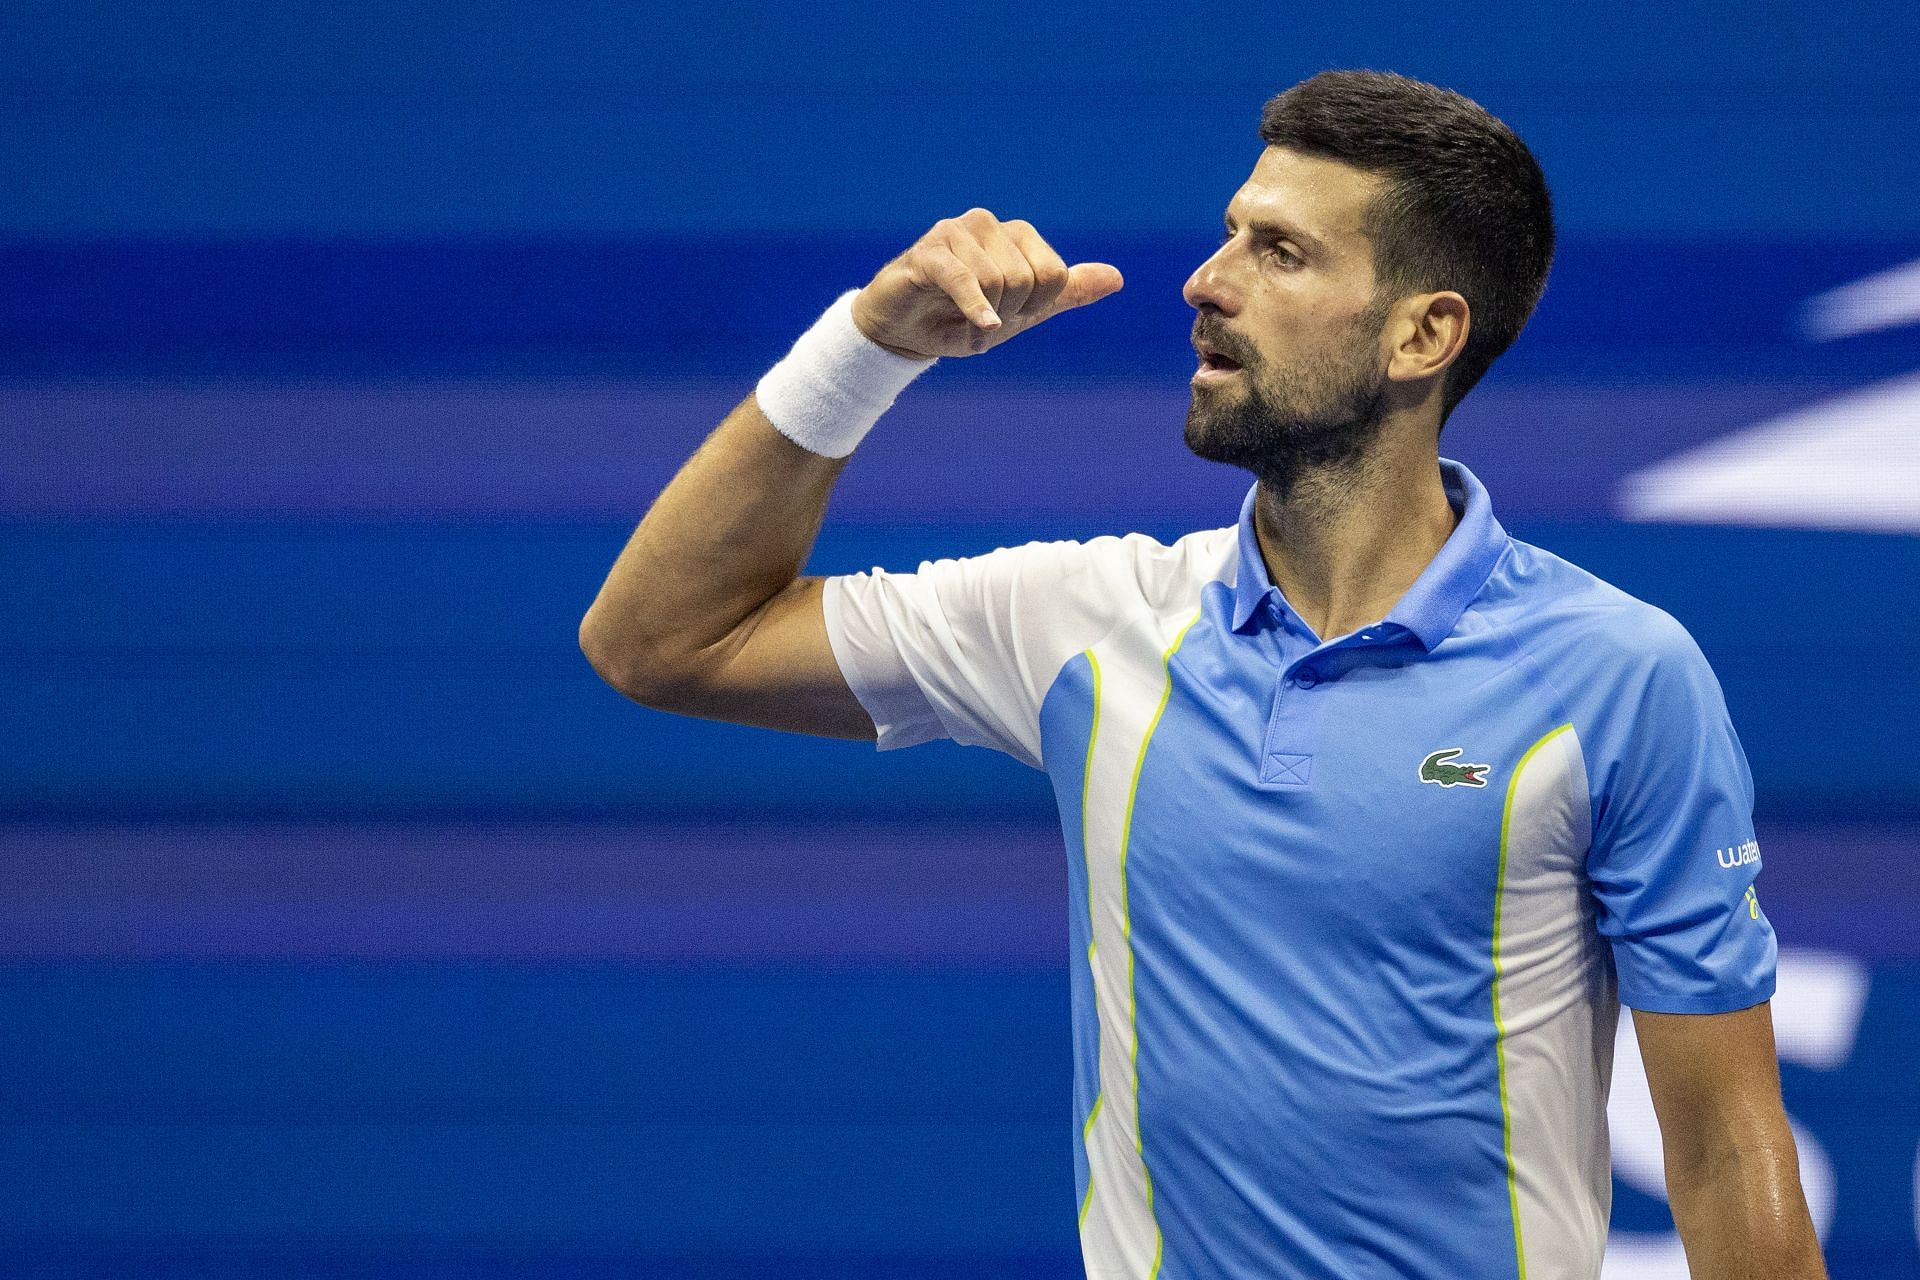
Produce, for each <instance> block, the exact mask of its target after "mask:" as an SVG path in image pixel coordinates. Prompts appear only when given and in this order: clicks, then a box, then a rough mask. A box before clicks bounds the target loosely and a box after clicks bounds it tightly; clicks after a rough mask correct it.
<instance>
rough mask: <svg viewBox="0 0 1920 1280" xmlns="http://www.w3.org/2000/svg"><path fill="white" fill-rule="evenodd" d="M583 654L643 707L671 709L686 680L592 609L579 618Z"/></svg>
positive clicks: (598, 671)
mask: <svg viewBox="0 0 1920 1280" xmlns="http://www.w3.org/2000/svg"><path fill="white" fill-rule="evenodd" d="M579 638H580V653H581V655H582V656H584V657H585V658H586V660H587V664H588V665H589V666H591V667H592V668H593V670H594V674H595V675H598V676H599V677H600V678H601V679H602V680H604V681H605V682H606V683H607V684H608V685H610V686H611V687H612V688H613V689H614V690H615V691H617V692H618V693H620V694H622V695H623V696H625V697H627V698H628V699H630V700H632V701H634V702H637V703H639V704H640V705H641V706H643V707H652V708H655V709H657V710H661V711H670V710H673V709H674V706H675V704H676V702H677V700H678V698H679V697H680V691H681V690H682V689H683V688H684V687H685V685H686V681H685V680H684V679H682V678H680V677H679V675H678V674H677V670H676V668H675V667H674V666H673V665H672V664H669V663H667V662H664V661H662V660H661V659H660V658H659V657H658V656H657V655H656V654H654V653H653V652H651V651H649V650H647V649H644V648H641V647H639V646H636V645H634V644H633V643H631V641H623V640H622V639H621V637H620V636H619V634H618V633H617V632H613V631H612V630H611V629H610V628H609V627H608V626H607V625H606V622H605V620H604V619H602V618H600V617H598V616H597V615H595V614H594V612H593V611H592V610H591V609H589V610H588V611H587V614H586V616H585V617H583V618H582V619H581V620H580V637H579Z"/></svg>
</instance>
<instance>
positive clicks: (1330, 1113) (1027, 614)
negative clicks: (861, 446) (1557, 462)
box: [824, 458, 1776, 1280]
mask: <svg viewBox="0 0 1920 1280" xmlns="http://www.w3.org/2000/svg"><path fill="white" fill-rule="evenodd" d="M1439 465H1440V470H1441V475H1442V479H1443V481H1444V483H1445V487H1446V492H1447V497H1448V500H1449V502H1451V503H1452V505H1453V507H1454V509H1455V510H1456V511H1457V512H1459V513H1460V520H1459V523H1458V525H1457V526H1456V527H1455V529H1454V530H1453V532H1452V534H1451V535H1450V536H1449V537H1448V539H1447V541H1446V543H1445V545H1444V546H1443V547H1442V548H1441V549H1440V551H1439V553H1438V555H1436V556H1435V557H1434V559H1433V561H1432V562H1431V563H1430V564H1429V565H1428V566H1427V567H1426V569H1425V570H1424V571H1423V572H1422V573H1421V574H1420V577H1419V578H1418V580H1417V581H1415V582H1414V584H1413V585H1412V586H1411V587H1410V588H1409V589H1408V590H1407V592H1406V594H1405V595H1404V596H1403V597H1402V598H1401V599H1400V601H1399V603H1398V604H1396V605H1395V606H1394V608H1393V610H1392V612H1390V613H1389V614H1387V616H1386V617H1385V618H1383V619H1381V620H1380V621H1378V622H1375V623H1372V624H1370V625H1368V626H1366V627H1363V628H1361V629H1360V630H1358V631H1355V632H1352V633H1349V634H1347V635H1341V636H1331V637H1326V638H1322V637H1320V636H1317V635H1315V634H1314V633H1313V632H1312V631H1311V630H1310V629H1309V628H1308V627H1307V626H1306V624H1305V623H1303V622H1302V621H1301V619H1300V617H1299V615H1298V614H1296V613H1295V612H1294V611H1293V609H1292V608H1291V607H1290V606H1289V605H1288V603H1287V601H1286V599H1285V597H1284V596H1283V595H1282V593H1281V592H1280V591H1279V590H1278V589H1277V588H1275V587H1274V586H1273V584H1272V583H1271V582H1270V581H1269V579H1268V576H1267V572H1266V566H1265V563H1264V562H1263V561H1262V559H1261V556H1260V551H1259V547H1258V544H1257V542H1256V540H1255V537H1254V532H1253V498H1254V492H1253V490H1252V489H1250V490H1249V491H1248V493H1247V497H1246V500H1245V502H1244V503H1243V504H1242V507H1241V511H1240V519H1239V522H1238V524H1237V525H1235V526H1230V527H1227V528H1222V529H1210V530H1205V531H1201V532H1196V533H1191V534H1188V535H1186V536H1185V537H1182V538H1180V539H1178V540H1177V541H1175V542H1174V543H1173V545H1171V546H1167V545H1164V544H1162V543H1160V542H1158V541H1157V540H1155V539H1153V538H1149V537H1147V536H1145V535H1143V534H1137V533H1135V534H1128V535H1126V536H1124V537H1098V538H1093V539H1091V540H1089V541H1087V542H1084V543H1082V542H1032V543H1028V544H1026V545H1024V546H1018V547H1009V548H1003V549H1000V550H997V551H993V552H990V553H988V554H986V555H982V556H977V557H970V558H965V559H949V560H936V561H930V562H924V563H922V564H921V565H920V567H919V570H918V571H917V572H914V573H890V572H887V571H885V570H882V569H879V568H876V569H874V570H873V571H872V572H871V573H861V574H848V575H842V576H837V577H831V578H829V579H828V580H827V582H826V584H825V596H824V607H825V611H826V622H827V634H828V637H829V641H830V643H831V644H832V647H833V652H834V655H835V658H836V659H837V661H838V662H839V665H840V667H841V669H842V671H844V673H845V675H846V678H847V682H848V683H849V685H851V687H852V688H853V690H854V692H855V694H856V696H857V697H858V698H859V699H860V701H861V703H862V705H863V706H865V708H866V709H867V711H868V712H869V714H871V716H872V717H873V722H874V725H875V727H876V729H877V731H878V741H877V746H878V748H879V749H880V750H889V749H892V748H896V747H904V746H909V745H912V744H914V743H918V742H924V741H927V740H928V739H932V738H951V739H954V740H955V741H958V742H962V743H970V744H974V745H978V746H985V747H991V748H993V749H995V750H998V751H1003V752H1006V753H1007V754H1009V755H1011V756H1013V757H1015V758H1016V759H1019V760H1022V761H1024V762H1025V763H1027V764H1029V765H1032V766H1034V767H1035V768H1040V769H1044V770H1045V771H1046V772H1047V773H1048V775H1049V776H1050V777H1051V779H1052V782H1053V786H1054V790H1055V793H1056V796H1057V798H1058V801H1059V807H1060V816H1061V825H1062V830H1063V831H1064V833H1065V837H1066V848H1067V854H1068V862H1069V866H1070V868H1071V880H1070V883H1071V899H1070V901H1071V909H1072V920H1071V934H1072V967H1073V972H1072V993H1073V1020H1074V1038H1073V1045H1074V1097H1073V1102H1074V1125H1075V1132H1074V1151H1075V1162H1074V1163H1075V1173H1076V1179H1077V1188H1078V1193H1079V1197H1080V1202H1079V1204H1078V1206H1077V1211H1078V1213H1079V1218H1080V1238H1081V1245H1082V1251H1083V1254H1084V1257H1085V1260H1086V1267H1087V1274H1088V1276H1089V1277H1091V1280H1149V1278H1152V1277H1165V1278H1167V1280H1173V1278H1175V1277H1178V1278H1179V1280H1190V1278H1191V1280H1221V1278H1223V1277H1248V1278H1252V1277H1259V1278H1260V1280H1273V1278H1274V1277H1288V1278H1289V1280H1363V1278H1364V1280H1376V1278H1377V1280H1409V1278H1410V1277H1413V1278H1418V1280H1426V1278H1431V1280H1497V1278H1513V1280H1518V1277H1522V1276H1525V1277H1527V1280H1555V1278H1557V1277H1569V1278H1571V1277H1579V1278H1581V1280H1591V1278H1592V1277H1595V1276H1598V1275H1599V1272H1600V1256H1601V1252H1602V1249H1603V1247H1604V1245H1605V1242H1606V1233H1607V1216H1608V1209H1609V1204H1610V1197H1611V1181H1610V1178H1609V1161H1608V1145H1607V1119H1606V1102H1607V1091H1608V1085H1609V1081H1610V1076H1611V1072H1612V1049H1613V1037H1614V1030H1615V1026H1616V1022H1617V1019H1618V1016H1619V1006H1620V1004H1621V1003H1622V1002H1624V1003H1625V1004H1627V1005H1629V1006H1631V1007H1633V1008H1636V1009H1648V1010H1656V1011H1660V1012H1670V1013H1714V1012H1724V1011H1729V1010H1734V1009H1741V1008H1745V1007H1747V1006H1750V1005H1754V1004H1758V1003H1760V1002H1761V1001H1764V1000H1766V999H1768V998H1770V997H1771V996H1772V994H1773V985H1774V960H1775V950H1776V948H1775V942H1774V934H1773V929H1772V926H1771V925H1770V924H1769V923H1768V921H1767V918H1766V916H1765V914H1764V913H1763V912H1762V911H1761V910H1760V905H1759V900H1758V898H1757V897H1756V896H1755V894H1754V891H1753V887H1752V886H1753V880H1754V876H1755V875H1756V873H1758V871H1759V869H1760V856H1759V848H1758V845H1757V843H1756V842H1755V840H1754V832H1753V825H1752V813H1753V780H1752V775H1751V774H1750V773H1749V771H1748V768H1747V762H1746V757H1745V755H1744V753H1743V752H1742V750H1741V747H1740V742H1739V739H1738V737H1737V736H1736V735H1735V733H1734V729H1733V725H1732V723H1731V722H1730V721H1729V719H1728V715H1727V709H1726V704H1725V702H1724V701H1723V699H1722V696H1721V692H1720V687H1719V684H1718V682H1717V681H1716V680H1715V678H1714V675H1713V672H1712V670H1711V669H1710V668H1709V667H1708V665H1707V661H1706V659H1705V657H1704V656H1702V654H1701V652H1700V650H1699V648H1698V646H1697V645H1695V643H1694V642H1693V639H1692V637H1691V636H1689V635H1688V634H1687V632H1686V630H1685V629H1684V628H1682V627H1681V625H1680V624H1679V623H1678V622H1676V621H1675V620H1674V619H1673V618H1672V617H1671V616H1670V615H1668V614H1666V613H1664V612H1662V611H1661V610H1660V609H1658V608H1655V607H1654V606H1652V605H1650V604H1647V603H1645V602H1643V601H1641V600H1638V599H1635V598H1634V597H1632V596H1629V595H1627V594H1626V593H1625V592H1623V591H1621V590H1619V589H1618V588H1616V587H1613V586H1611V585H1609V584H1607V583H1605V582H1603V581H1601V580H1600V579H1598V578H1596V577H1594V576H1593V575H1592V574H1590V573H1587V572H1586V571H1585V570H1582V569H1580V568H1578V567H1576V566H1574V565H1572V564H1570V563H1568V562H1567V561H1565V560H1563V559H1561V558H1560V557H1558V556H1555V555H1553V554H1552V553H1550V552H1547V551H1544V550H1541V549H1540V548H1538V547H1534V546H1531V545H1529V544H1527V543H1525V542H1521V541H1519V540H1517V539H1514V538H1512V537H1509V536H1508V534H1507V533H1506V531H1505V530H1504V529H1503V528H1502V527H1501V526H1500V524H1499V522H1498V521H1496V520H1495V519H1494V517H1493V512H1492V510H1491V508H1490V507H1489V504H1488V499H1487V493H1486V490H1485V488H1484V487H1483V486H1482V485H1481V484H1480V482H1479V480H1478V479H1477V478H1476V477H1475V476H1474V475H1473V474H1472V472H1470V471H1469V470H1468V469H1467V468H1466V467H1464V466H1462V465H1461V464H1460V463H1458V462H1456V461H1453V460H1452V459H1448V458H1442V459H1440V460H1439Z"/></svg>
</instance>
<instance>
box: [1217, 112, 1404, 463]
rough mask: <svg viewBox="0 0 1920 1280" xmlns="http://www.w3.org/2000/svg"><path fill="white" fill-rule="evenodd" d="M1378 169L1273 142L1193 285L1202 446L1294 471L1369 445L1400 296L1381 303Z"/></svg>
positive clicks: (1230, 209)
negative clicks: (1374, 219) (1369, 228)
mask: <svg viewBox="0 0 1920 1280" xmlns="http://www.w3.org/2000/svg"><path fill="white" fill-rule="evenodd" d="M1379 182H1380V180H1379V179H1378V178H1376V177H1374V176H1372V175H1369V174H1366V173H1363V172H1362V171H1361V170H1358V169H1355V168H1353V167H1351V166H1349V165H1345V164H1341V163H1339V162H1338V161H1333V160H1324V159H1319V158H1317V157H1313V156H1307V155H1302V154H1301V153H1299V152H1296V151H1289V150H1286V149H1284V148H1281V147H1268V148H1267V149H1266V150H1265V151H1264V152H1263V153H1262V154H1261V156H1260V160H1259V162H1258V163H1257V164H1255V165H1254V168H1253V173H1252V175H1251V176H1250V177H1249V178H1248V179H1247V181H1246V183H1245V185H1243V186H1242V187H1241V188H1240V190H1239V191H1237V192H1236V193H1234V196H1233V199H1232V200H1230V201H1229V202H1228V204H1227V210H1226V220H1225V224H1224V225H1223V227H1222V234H1223V235H1225V236H1226V239H1224V240H1223V241H1222V243H1221V245H1220V247H1219V249H1217V250H1216V251H1215V252H1214V254H1213V256H1212V257H1210V258H1208V259H1207V260H1206V261H1205V262H1203V263H1201V264H1200V266H1199V268H1198V269H1197V270H1196V271H1195V272H1194V273H1193V275H1192V276H1191V277H1190V278H1189V279H1188V280H1187V284H1186V288H1185V289H1184V290H1183V291H1182V292H1183V294H1184V296H1185V297H1186V300H1187V302H1188V303H1189V304H1190V305H1191V306H1192V307H1193V308H1194V309H1195V310H1196V311H1197V312H1198V313H1199V314H1198V315H1197V316H1196V317H1195V318H1194V324H1193V341H1194V345H1195V346H1196V347H1199V348H1202V349H1203V355H1202V364H1201V371H1200V372H1199V373H1197V374H1195V376H1194V379H1193V402H1192V404H1191V406H1190V407H1189V408H1188V411H1187V430H1186V439H1187V446H1188V448H1190V449H1192V450H1193V451H1194V453H1196V454H1198V455H1199V456H1200V457H1203V458H1207V459H1210V460H1212V461H1215V462H1224V463H1227V464H1229V465H1231V466H1236V467H1242V468H1245V469H1246V470H1249V471H1251V472H1253V473H1254V474H1255V475H1257V476H1260V477H1262V478H1268V477H1271V478H1274V479H1276V480H1280V481H1282V482H1284V481H1285V479H1286V478H1287V477H1290V476H1291V475H1293V474H1296V473H1297V472H1298V471H1299V469H1300V467H1301V466H1302V465H1303V464H1313V463H1325V462H1337V461H1343V460H1350V459H1352V458H1354V457H1357V456H1359V455H1360V454H1362V453H1364V452H1365V450H1366V449H1367V448H1368V446H1369V445H1370V444H1371V442H1372V440H1373V438H1374V436H1375V435H1376V434H1377V432H1378V428H1379V425H1380V420H1381V415H1382V413H1383V412H1384V405H1385V388H1386V383H1387V379H1386V372H1385V370H1386V359H1385V356H1384V354H1383V352H1382V349H1381V337H1380V335H1381V328H1382V324H1383V322H1384V321H1385V319H1386V314H1387V311H1388V308H1389V306H1390V302H1381V303H1378V304H1375V302H1374V298H1373V293H1374V273H1373V246H1372V244H1371V243H1370V242H1369V241H1368V240H1367V238H1366V237H1365V236H1364V235H1363V234H1361V230H1360V228H1361V222H1362V219H1363V217H1364V215H1365V213H1366V209H1367V204H1368V201H1369V200H1370V199H1371V198H1372V197H1373V196H1374V195H1375V194H1376V192H1377V191H1378V189H1379ZM1207 353H1215V354H1217V355H1218V356H1219V357H1224V360H1217V359H1209V358H1208V356H1207ZM1224 366H1237V367H1224Z"/></svg>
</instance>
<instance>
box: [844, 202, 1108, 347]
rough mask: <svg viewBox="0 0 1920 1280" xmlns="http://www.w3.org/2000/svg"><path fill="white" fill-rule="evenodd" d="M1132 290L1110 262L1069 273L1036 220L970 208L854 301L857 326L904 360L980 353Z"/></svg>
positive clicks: (938, 226) (942, 224)
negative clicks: (1010, 218)
mask: <svg viewBox="0 0 1920 1280" xmlns="http://www.w3.org/2000/svg"><path fill="white" fill-rule="evenodd" d="M1124 283H1125V281H1124V280H1122V279H1121V277H1120V272H1119V270H1118V269H1116V268H1114V267H1112V266H1109V265H1108V264H1106V263H1104V262H1080V263H1075V264H1074V265H1073V266H1071V267H1069V266H1068V265H1067V264H1066V263H1065V262H1063V261H1062V260H1061V258H1060V255H1059V254H1057V253H1055V252H1054V251H1053V249H1052V248H1051V247H1049V246H1048V244H1047V242H1046V241H1045V240H1042V239H1041V238H1040V233H1039V232H1037V231H1035V230H1034V229H1033V225H1032V224H1031V223H1028V222H1023V221H1021V220H1019V219H1017V218H1016V219H1014V220H1013V221H1012V222H1002V221H1000V220H999V219H998V218H996V217H994V216H993V215H992V214H991V213H989V212H987V211H986V210H985V209H969V210H967V211H966V212H965V213H963V214H961V215H960V216H959V217H957V218H942V219H941V220H940V221H939V222H936V223H934V224H933V228H932V229H931V230H929V231H928V232H927V234H925V235H924V236H921V237H920V238H919V239H918V240H916V241H915V242H914V243H913V246H912V247H911V248H909V249H908V250H907V251H906V252H905V253H903V254H901V255H900V256H899V257H897V258H895V259H894V260H893V261H892V262H889V263H888V264H887V265H886V266H884V267H882V268H880V272H879V274H878V275H876V276H874V278H873V279H872V280H870V281H869V282H868V283H867V285H866V287H865V288H863V289H861V290H860V292H859V293H858V294H856V295H855V296H854V299H853V322H854V325H855V326H856V327H857V328H859V330H860V332H862V333H864V334H865V335H866V336H867V337H868V338H869V339H871V340H872V341H874V342H876V343H878V344H879V345H881V346H883V347H885V348H887V350H889V351H892V352H895V353H896V354H899V355H903V356H911V357H913V358H915V359H921V360H925V359H930V358H932V357H934V356H970V355H977V354H979V353H980V352H982V351H986V350H988V349H989V348H991V347H996V346H998V345H1000V344H1001V343H1002V342H1005V341H1006V340H1007V339H1008V338H1011V337H1012V336H1013V335H1014V334H1016V333H1019V332H1021V331H1022V330H1024V329H1031V328H1032V327H1033V326H1034V325H1036V324H1039V323H1040V322H1041V321H1042V320H1045V319H1047V318H1048V317H1049V316H1055V315H1058V314H1059V313H1060V312H1062V311H1066V310H1069V309H1070V308H1073V307H1081V306H1085V305H1086V304H1087V303H1089V302H1097V301H1099V300H1100V299H1101V298H1104V297H1106V296H1107V295H1108V294H1110V293H1113V292H1115V291H1117V290H1118V289H1119V288H1120V286H1121V285H1122V284H1124Z"/></svg>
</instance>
